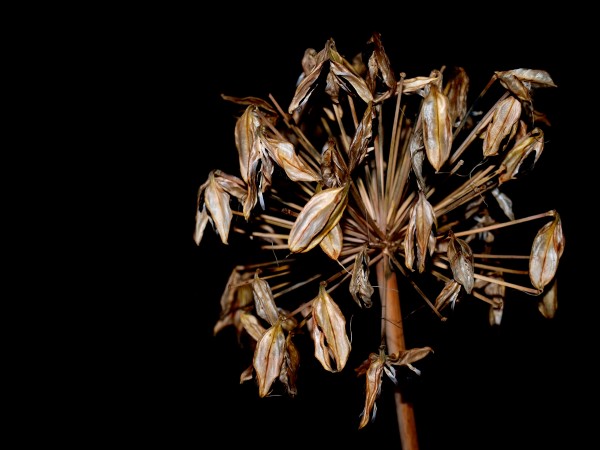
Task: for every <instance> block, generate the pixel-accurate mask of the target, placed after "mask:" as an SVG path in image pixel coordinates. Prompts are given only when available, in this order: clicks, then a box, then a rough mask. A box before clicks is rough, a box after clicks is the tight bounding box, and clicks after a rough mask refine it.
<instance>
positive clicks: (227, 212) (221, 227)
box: [204, 171, 233, 244]
mask: <svg viewBox="0 0 600 450" xmlns="http://www.w3.org/2000/svg"><path fill="white" fill-rule="evenodd" d="M204 203H205V205H206V207H207V208H208V212H210V215H211V217H212V219H213V221H214V222H215V225H216V227H217V232H218V233H219V236H220V237H221V242H223V244H227V243H228V242H227V240H228V238H229V227H230V225H231V219H232V218H233V213H232V212H231V206H230V205H229V194H228V193H227V192H225V190H224V189H223V188H222V187H221V186H220V185H219V183H217V181H216V180H215V174H214V171H212V172H211V173H210V174H209V175H208V185H207V187H206V189H205V191H204Z"/></svg>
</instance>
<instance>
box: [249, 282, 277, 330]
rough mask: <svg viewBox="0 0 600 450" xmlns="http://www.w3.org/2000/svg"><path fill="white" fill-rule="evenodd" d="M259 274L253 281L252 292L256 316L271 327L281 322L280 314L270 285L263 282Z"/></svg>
mask: <svg viewBox="0 0 600 450" xmlns="http://www.w3.org/2000/svg"><path fill="white" fill-rule="evenodd" d="M258 274H259V271H258V270H257V271H256V274H255V276H254V280H252V291H253V293H254V305H255V306H256V314H258V316H259V317H261V318H262V319H264V320H266V321H267V322H269V324H270V325H274V324H275V323H276V322H278V321H279V312H278V311H277V305H275V299H274V298H273V292H271V287H270V286H269V283H267V282H266V281H265V280H261V279H260V278H259V276H258Z"/></svg>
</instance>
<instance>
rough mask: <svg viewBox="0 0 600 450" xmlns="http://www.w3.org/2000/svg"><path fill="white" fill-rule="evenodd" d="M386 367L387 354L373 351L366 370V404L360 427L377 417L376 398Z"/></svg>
mask: <svg viewBox="0 0 600 450" xmlns="http://www.w3.org/2000/svg"><path fill="white" fill-rule="evenodd" d="M384 367H385V356H384V355H381V356H379V355H377V354H376V353H372V354H371V355H370V357H369V365H368V368H367V369H366V371H365V374H366V377H365V378H366V379H365V393H366V394H365V406H364V408H363V411H362V412H361V419H360V423H359V425H358V428H359V429H361V428H364V427H365V426H367V425H368V424H369V422H371V421H372V420H374V419H375V416H376V415H377V405H376V403H375V402H376V400H377V398H378V397H379V395H380V393H381V383H382V375H383V370H384Z"/></svg>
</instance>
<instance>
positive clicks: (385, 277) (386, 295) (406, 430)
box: [375, 257, 419, 450]
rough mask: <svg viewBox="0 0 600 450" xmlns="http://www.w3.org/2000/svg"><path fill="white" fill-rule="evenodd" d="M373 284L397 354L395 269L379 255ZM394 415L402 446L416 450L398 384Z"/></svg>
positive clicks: (400, 332)
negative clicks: (379, 258)
mask: <svg viewBox="0 0 600 450" xmlns="http://www.w3.org/2000/svg"><path fill="white" fill-rule="evenodd" d="M375 270H376V272H377V285H378V286H379V296H380V298H381V312H382V317H383V321H382V330H384V334H385V343H386V345H387V350H388V352H389V353H396V354H398V353H399V352H400V351H403V350H406V344H405V342H404V325H403V323H402V311H401V309H400V291H399V289H398V277H397V276H396V272H394V271H393V270H390V262H389V258H387V257H385V258H383V259H381V260H380V261H379V262H378V263H377V265H376V269H375ZM394 401H395V404H396V417H397V420H398V430H399V433H400V441H401V443H402V450H418V448H419V444H418V436H417V425H416V422H415V412H414V408H413V405H412V403H410V402H407V401H406V399H405V398H404V396H403V393H402V390H401V389H400V387H396V389H395V391H394Z"/></svg>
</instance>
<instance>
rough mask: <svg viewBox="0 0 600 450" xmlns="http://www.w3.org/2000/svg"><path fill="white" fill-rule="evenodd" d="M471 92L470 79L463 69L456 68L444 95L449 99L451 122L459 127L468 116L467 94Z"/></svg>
mask: <svg viewBox="0 0 600 450" xmlns="http://www.w3.org/2000/svg"><path fill="white" fill-rule="evenodd" d="M468 91H469V77H468V76H467V72H466V71H465V69H463V68H462V67H455V68H454V71H453V74H452V78H450V79H449V80H448V82H447V83H446V86H445V87H444V94H445V95H446V97H448V102H449V103H448V104H449V113H448V114H449V116H450V122H451V123H452V125H453V126H455V127H457V126H458V125H459V124H460V122H461V120H462V119H463V118H464V117H465V115H466V114H467V94H468Z"/></svg>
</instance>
